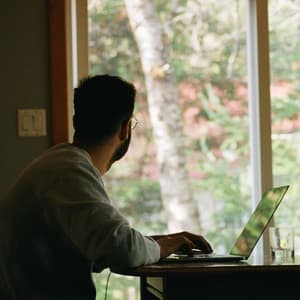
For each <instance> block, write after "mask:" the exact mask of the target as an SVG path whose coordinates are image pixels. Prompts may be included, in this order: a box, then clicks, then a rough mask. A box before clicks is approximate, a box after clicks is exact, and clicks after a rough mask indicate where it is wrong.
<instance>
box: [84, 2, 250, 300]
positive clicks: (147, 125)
mask: <svg viewBox="0 0 300 300" xmlns="http://www.w3.org/2000/svg"><path fill="white" fill-rule="evenodd" d="M129 2H130V1H129ZM148 2H149V3H148ZM144 3H146V2H145V1H144ZM151 5H153V6H154V12H155V16H156V17H157V21H156V22H158V23H156V24H154V25H155V27H157V28H160V30H161V31H158V32H160V33H161V37H162V39H161V41H162V43H161V44H159V45H158V44H152V45H151V47H153V48H155V47H162V49H164V48H165V49H168V50H169V51H166V52H165V53H167V56H164V57H163V61H164V64H163V65H161V64H159V62H157V66H158V67H157V68H152V72H153V73H155V74H153V73H152V76H153V77H155V76H158V77H159V76H162V77H163V76H164V75H165V72H171V74H172V75H173V78H174V81H173V86H172V88H173V89H174V90H175V91H176V92H175V93H173V95H175V96H176V97H174V98H172V99H169V98H167V97H166V101H170V102H168V103H170V105H174V103H176V105H175V107H179V109H180V124H181V125H182V126H179V127H176V126H177V125H178V124H175V125H174V126H175V128H179V130H178V131H174V132H173V133H172V134H171V135H173V137H178V136H179V137H180V139H181V138H183V139H184V151H183V152H184V155H185V156H184V158H185V160H184V159H182V157H179V158H178V160H180V162H181V163H182V164H181V166H182V168H184V169H186V170H187V173H186V174H188V175H187V179H188V180H187V181H188V186H189V191H190V199H189V205H190V207H193V208H192V209H193V211H192V213H191V211H189V209H188V208H187V207H188V205H187V206H183V205H182V204H181V203H178V202H176V200H174V199H172V197H170V198H169V199H164V193H162V185H163V184H168V183H166V182H167V181H168V178H165V179H164V180H162V172H165V170H163V166H164V165H169V164H170V161H171V160H172V159H174V157H173V156H172V158H171V157H169V159H166V158H164V156H163V153H164V149H165V148H167V149H169V148H168V143H169V142H170V141H167V140H165V142H164V143H162V142H161V141H157V140H156V138H155V137H157V136H158V135H159V134H157V132H158V131H157V128H155V126H156V125H157V124H154V122H153V118H151V112H153V110H155V108H153V107H152V108H151V107H150V106H151V103H150V101H149V95H148V94H147V86H146V84H145V78H146V74H145V73H144V71H143V68H142V64H141V59H142V56H143V53H141V51H140V50H139V49H141V47H138V41H137V40H136V38H135V35H134V33H133V32H132V30H131V27H130V23H129V19H128V15H127V10H126V7H125V4H124V1H121V0H89V64H90V73H91V74H96V73H111V74H117V75H120V76H122V77H124V78H125V79H127V80H130V81H133V82H134V84H135V86H136V87H137V90H138V95H137V99H136V100H137V101H136V111H135V117H136V118H137V119H138V121H139V123H138V125H137V127H136V128H135V129H134V131H133V138H132V144H131V147H130V149H129V152H128V153H127V155H126V156H125V158H124V159H122V160H121V161H120V162H117V163H116V164H115V165H114V166H113V167H112V169H111V170H110V171H109V173H107V174H106V176H105V182H106V186H107V189H108V191H109V194H110V195H111V198H112V201H114V202H115V204H116V206H118V207H119V208H120V209H121V211H122V212H123V213H124V214H125V215H126V216H127V217H128V218H129V220H130V221H131V224H132V225H133V226H135V227H136V228H137V229H139V230H141V231H142V232H143V233H144V234H155V233H163V232H170V230H172V228H170V227H171V226H174V225H170V224H174V222H173V223H172V222H171V221H172V220H171V221H170V218H171V216H170V214H169V213H168V211H169V210H167V209H166V205H170V204H172V201H174V203H175V204H174V206H173V207H180V209H177V210H176V209H175V211H176V213H177V214H178V220H179V219H180V216H181V214H183V215H188V216H190V217H189V218H190V219H191V220H192V221H193V222H194V224H199V225H197V226H198V227H195V228H197V231H198V232H200V233H202V234H203V235H205V236H206V237H207V238H208V239H209V240H210V242H211V244H212V245H213V247H214V249H215V250H216V251H218V252H226V251H229V250H230V249H231V247H232V245H233V242H234V241H235V238H236V236H237V235H238V233H239V232H240V230H241V229H242V227H243V225H244V224H245V222H246V220H247V218H248V216H249V215H250V212H251V187H250V184H251V181H250V166H249V141H248V103H247V99H248V90H247V74H246V65H247V64H246V28H245V20H246V12H245V8H246V2H245V1H239V0H223V1H214V0H205V1H204V0H189V1H188V0H181V1H173V2H172V1H168V0H156V1H147V7H148V9H149V7H150V6H151ZM145 6H146V5H145ZM148 13H149V11H148ZM140 19H141V20H144V19H145V18H140ZM144 25H145V26H146V25H147V24H144ZM152 29H153V28H152ZM150 31H151V30H150ZM146 38H150V37H149V36H147V33H145V39H146ZM152 38H153V39H154V40H155V37H153V36H152ZM151 47H150V48H151ZM149 51H151V49H150V50H149ZM146 63H147V62H146ZM148 75H149V74H148ZM168 86H169V87H170V85H168ZM148 91H149V89H148ZM158 92H159V91H158ZM160 92H161V91H160ZM172 101H173V102H172ZM152 104H153V103H152ZM156 109H157V108H156ZM159 109H160V111H161V112H163V111H164V109H165V108H164V107H163V103H162V107H160V108H159ZM164 122H166V123H168V122H170V123H172V116H171V115H170V114H167V113H165V114H163V116H162V121H160V122H158V125H160V126H161V125H164ZM168 124H169V123H168ZM162 128H163V127H162ZM180 129H182V132H181V131H180ZM159 147H160V148H159ZM158 157H160V160H159V159H158ZM163 159H165V161H163ZM174 161H176V158H175V159H174ZM174 168H175V167H174ZM175 171H176V170H175ZM179 171H180V170H179ZM175 173H176V172H175ZM172 176H173V174H172ZM174 176H176V174H175V175H174ZM182 181H185V178H182ZM180 185H181V184H180V183H179V184H173V186H172V187H171V189H172V190H174V191H176V190H178V191H180ZM185 186H186V185H185ZM170 207H171V205H170V206H169V207H168V209H170ZM184 210H185V211H184ZM172 218H175V219H176V216H175V217H174V216H172ZM178 229H179V228H178ZM180 229H181V230H189V228H186V227H181V228H180ZM124 280H125V279H124ZM129 284H131V282H130V283H129ZM102 288H103V285H102ZM111 289H113V288H111ZM137 294H138V292H137ZM135 297H138V296H137V295H136V296H135ZM114 299H129V298H126V296H125V295H123V296H122V295H121V296H120V295H119V296H118V297H117V296H115V298H114ZM133 299H137V298H133Z"/></svg>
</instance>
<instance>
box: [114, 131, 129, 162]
mask: <svg viewBox="0 0 300 300" xmlns="http://www.w3.org/2000/svg"><path fill="white" fill-rule="evenodd" d="M130 141H131V133H130V134H129V136H128V138H127V139H126V140H125V141H124V142H123V143H122V144H121V145H120V146H119V147H118V148H117V150H116V151H115V153H114V154H113V156H112V158H111V161H110V165H112V164H113V163H114V162H115V161H117V160H120V159H121V158H122V157H123V156H124V155H125V154H126V153H127V151H128V148H129V144H130Z"/></svg>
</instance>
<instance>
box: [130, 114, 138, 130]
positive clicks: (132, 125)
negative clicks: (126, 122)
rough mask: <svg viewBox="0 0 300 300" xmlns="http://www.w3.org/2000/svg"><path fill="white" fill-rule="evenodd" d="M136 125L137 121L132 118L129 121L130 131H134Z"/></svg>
mask: <svg viewBox="0 0 300 300" xmlns="http://www.w3.org/2000/svg"><path fill="white" fill-rule="evenodd" d="M137 124H138V120H137V119H136V118H135V117H132V118H131V119H130V126H131V129H134V128H135V127H136V125H137Z"/></svg>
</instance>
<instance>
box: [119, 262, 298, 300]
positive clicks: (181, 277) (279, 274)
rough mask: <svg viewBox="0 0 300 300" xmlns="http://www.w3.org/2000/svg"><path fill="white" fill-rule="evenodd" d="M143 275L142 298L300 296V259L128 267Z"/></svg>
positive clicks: (220, 299) (218, 299) (188, 299)
mask: <svg viewBox="0 0 300 300" xmlns="http://www.w3.org/2000/svg"><path fill="white" fill-rule="evenodd" d="M123 275H130V276H139V277H140V283H141V285H140V289H141V300H157V299H164V300H181V299H186V300H192V299H196V300H198V299H209V300H211V299H216V300H227V299H230V300H232V299H239V300H241V299H266V300H269V299H271V300H274V299H280V300H285V299H299V298H300V261H299V262H298V259H296V261H295V262H294V263H292V264H281V265H277V264H276V265H275V264H272V262H271V261H269V259H265V262H264V263H261V264H250V263H247V262H241V263H234V264H232V263H222V264H220V263H218V264H215V263H205V264H204V263H189V264H184V265H182V264H175V263H172V264H154V265H148V266H144V267H139V268H137V269H133V270H127V271H126V272H124V273H123Z"/></svg>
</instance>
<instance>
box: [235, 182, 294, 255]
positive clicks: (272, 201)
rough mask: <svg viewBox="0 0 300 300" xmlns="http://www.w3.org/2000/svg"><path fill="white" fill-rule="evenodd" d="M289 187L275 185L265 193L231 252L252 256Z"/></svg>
mask: <svg viewBox="0 0 300 300" xmlns="http://www.w3.org/2000/svg"><path fill="white" fill-rule="evenodd" d="M288 188H289V186H288V185H286V186H281V187H275V188H272V189H270V190H268V191H266V192H265V193H264V194H263V196H262V199H261V200H260V202H259V203H258V205H257V207H256V209H255V210H254V211H253V213H252V215H251V216H250V218H249V221H248V222H247V224H246V225H245V227H244V229H243V230H242V232H241V233H240V235H239V237H238V238H237V240H236V242H235V244H234V246H233V247H232V249H231V251H230V254H235V255H242V256H245V257H246V258H248V257H249V256H250V254H251V253H252V251H253V249H254V247H255V245H256V243H257V242H258V240H259V238H260V237H261V235H262V234H263V232H264V230H265V228H266V227H267V225H268V224H269V222H270V220H271V218H272V216H273V214H274V213H275V211H276V209H277V207H278V206H279V204H280V202H281V200H282V199H283V196H284V195H285V193H286V192H287V190H288Z"/></svg>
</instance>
